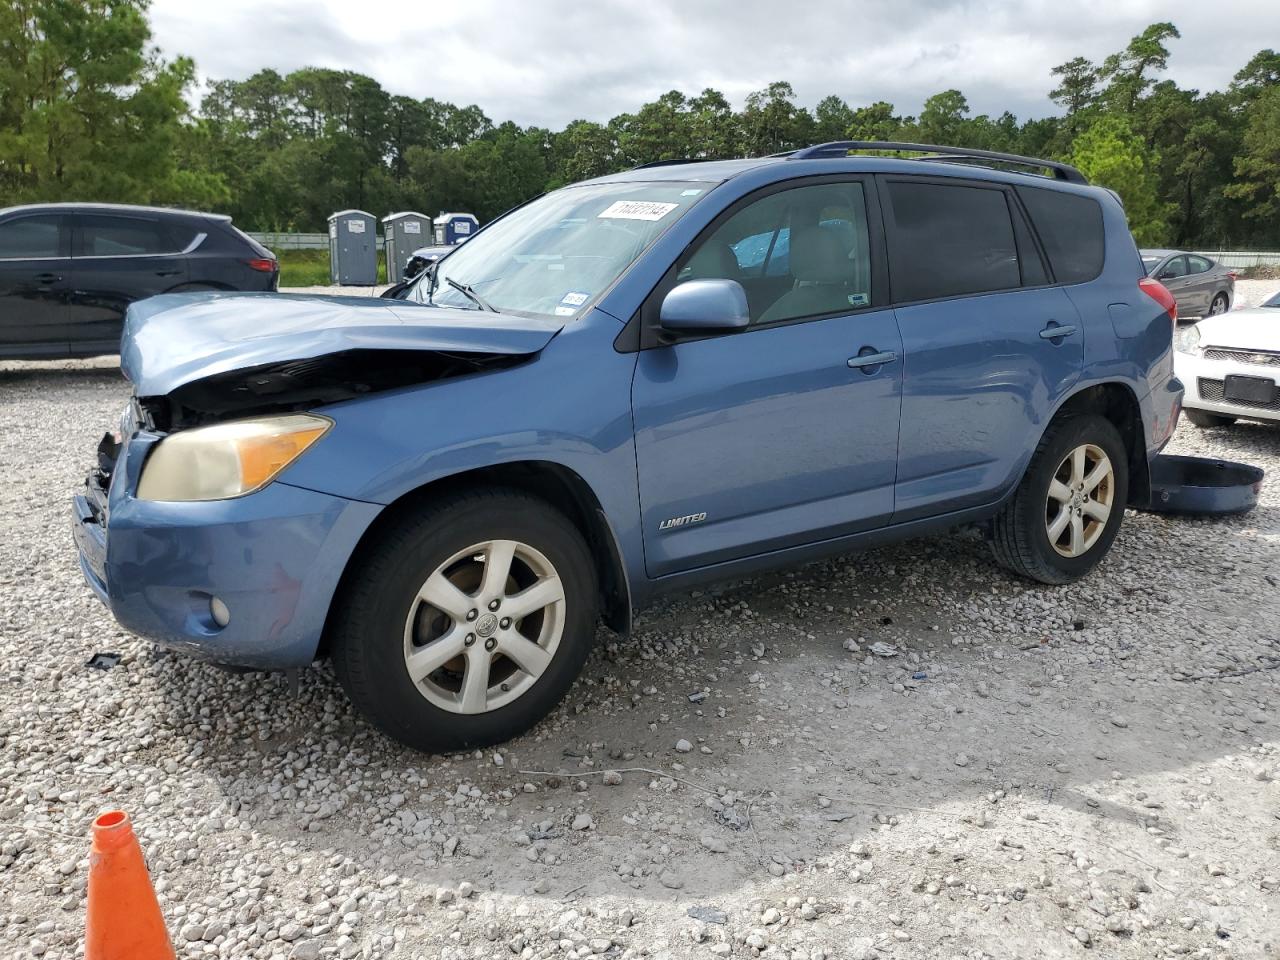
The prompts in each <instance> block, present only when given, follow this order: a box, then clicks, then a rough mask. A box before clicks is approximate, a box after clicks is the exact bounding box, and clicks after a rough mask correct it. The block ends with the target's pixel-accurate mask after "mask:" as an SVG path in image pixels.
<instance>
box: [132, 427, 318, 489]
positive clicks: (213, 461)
mask: <svg viewBox="0 0 1280 960" xmlns="http://www.w3.org/2000/svg"><path fill="white" fill-rule="evenodd" d="M331 426H333V421H332V420H329V419H327V418H325V417H317V416H314V415H312V414H308V413H294V414H287V415H285V416H279V417H255V418H253V419H252V420H234V421H232V422H230V423H219V424H217V425H215V426H212V427H199V428H197V429H194V430H183V431H182V432H180V433H175V434H173V435H172V436H168V437H165V438H164V439H163V440H161V441H160V443H159V444H158V445H157V446H156V448H155V450H153V451H152V453H151V456H150V457H149V458H148V460H147V463H146V466H145V467H143V469H142V479H141V480H139V481H138V499H140V500H226V499H229V498H231V497H239V496H243V495H244V494H246V493H252V492H253V491H255V490H259V489H261V488H262V487H265V486H266V485H267V484H268V483H270V482H271V481H272V479H273V478H274V477H275V476H276V474H278V473H279V472H280V471H281V470H283V469H284V468H285V467H287V466H288V465H289V464H291V463H293V461H294V460H297V459H298V457H300V456H302V454H303V452H304V451H305V450H306V449H307V448H308V447H309V446H311V445H312V444H313V443H315V442H316V441H317V440H319V439H320V438H321V437H322V436H324V434H325V432H326V431H328V429H329V428H330V427H331Z"/></svg>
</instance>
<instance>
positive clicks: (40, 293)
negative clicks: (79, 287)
mask: <svg viewBox="0 0 1280 960" xmlns="http://www.w3.org/2000/svg"><path fill="white" fill-rule="evenodd" d="M70 292H71V237H70V231H69V230H68V229H67V227H66V219H65V217H64V216H63V215H62V214H56V213H17V214H14V215H12V216H10V217H7V218H6V219H4V220H3V221H0V351H2V352H5V353H8V354H11V355H20V354H24V353H31V354H33V355H34V354H38V355H41V356H59V355H61V356H65V355H66V352H67V312H68V305H67V301H68V298H69V297H70Z"/></svg>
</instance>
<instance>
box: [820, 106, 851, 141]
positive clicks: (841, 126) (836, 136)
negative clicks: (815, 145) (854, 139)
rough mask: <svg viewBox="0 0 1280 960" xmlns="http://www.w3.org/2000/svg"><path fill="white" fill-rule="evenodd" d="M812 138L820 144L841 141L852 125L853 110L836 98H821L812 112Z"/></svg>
mask: <svg viewBox="0 0 1280 960" xmlns="http://www.w3.org/2000/svg"><path fill="white" fill-rule="evenodd" d="M813 120H814V124H813V136H814V139H815V140H817V141H818V142H820V143H830V142H831V141H832V140H843V139H845V137H846V136H847V135H848V134H847V133H846V132H845V131H847V130H848V129H849V125H850V124H851V123H853V110H851V109H850V108H849V105H848V104H847V103H845V102H844V100H843V99H841V98H840V97H837V96H834V95H833V96H828V97H823V98H822V99H821V100H819V101H818V106H817V107H816V108H814V111H813Z"/></svg>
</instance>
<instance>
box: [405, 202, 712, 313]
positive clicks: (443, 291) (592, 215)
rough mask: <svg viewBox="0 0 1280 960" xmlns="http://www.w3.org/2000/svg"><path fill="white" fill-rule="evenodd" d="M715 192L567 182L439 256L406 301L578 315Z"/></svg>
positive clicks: (521, 311) (479, 308) (507, 310)
mask: <svg viewBox="0 0 1280 960" xmlns="http://www.w3.org/2000/svg"><path fill="white" fill-rule="evenodd" d="M707 190H708V185H707V184H705V183H701V184H699V183H683V182H663V183H657V182H655V183H601V184H588V185H585V186H580V187H567V188H565V189H563V190H557V191H556V192H555V193H549V194H547V195H546V196H545V197H540V198H539V199H537V200H535V201H533V202H532V203H530V204H528V205H526V206H524V207H521V208H520V209H519V210H516V211H514V212H513V213H511V214H509V215H507V216H505V217H503V218H502V219H501V220H498V221H496V222H494V223H493V224H492V225H491V226H489V227H486V228H485V229H484V230H482V231H480V232H479V233H477V234H475V235H474V236H473V237H472V238H471V239H469V240H468V241H467V242H466V243H465V244H464V245H463V246H461V247H458V248H456V249H455V250H454V251H453V252H452V253H450V254H449V256H448V257H446V258H445V259H443V260H441V261H440V264H439V266H438V267H437V268H436V270H435V271H434V272H433V274H432V275H431V276H430V277H428V278H426V279H424V280H423V281H422V282H420V283H418V284H417V285H416V286H415V287H414V288H413V290H412V291H411V292H410V294H409V295H408V297H407V299H409V300H415V301H418V302H421V303H430V304H434V305H436V306H447V307H459V308H462V309H471V310H488V309H490V308H492V309H493V310H498V311H504V312H508V313H515V314H520V315H522V316H545V317H572V316H575V315H577V314H578V313H580V312H581V311H582V310H583V309H584V307H585V305H586V304H587V303H588V302H589V301H591V300H593V299H595V297H596V295H597V294H599V293H601V292H603V291H604V290H605V288H607V287H608V286H609V285H610V284H611V283H613V281H614V280H616V279H617V278H618V277H619V276H620V275H621V274H622V272H623V271H624V270H626V268H627V267H628V266H630V265H631V264H632V262H634V261H635V259H636V258H637V257H639V256H640V254H642V253H643V252H644V251H645V250H646V249H647V248H648V247H649V245H650V244H651V243H653V241H654V240H655V239H657V237H658V236H659V235H660V234H662V233H663V231H665V230H666V229H667V228H668V227H670V226H671V224H672V223H674V222H675V221H676V220H678V219H680V217H681V216H683V215H684V213H685V212H686V211H687V210H688V209H689V208H690V207H691V206H692V205H693V204H694V203H695V202H697V200H698V199H699V198H700V197H702V196H703V195H704V194H705V193H706V192H707Z"/></svg>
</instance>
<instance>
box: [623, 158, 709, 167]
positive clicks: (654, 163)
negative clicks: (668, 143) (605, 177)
mask: <svg viewBox="0 0 1280 960" xmlns="http://www.w3.org/2000/svg"><path fill="white" fill-rule="evenodd" d="M707 159H708V158H707V157H678V158H673V159H671V160H650V161H649V162H648V163H637V164H636V165H635V166H634V167H631V169H632V170H647V169H648V168H649V167H674V166H678V165H679V164H682V163H706V162H707Z"/></svg>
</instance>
